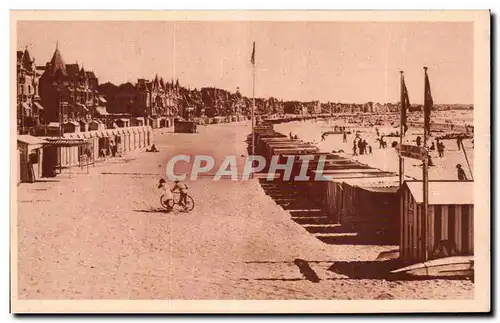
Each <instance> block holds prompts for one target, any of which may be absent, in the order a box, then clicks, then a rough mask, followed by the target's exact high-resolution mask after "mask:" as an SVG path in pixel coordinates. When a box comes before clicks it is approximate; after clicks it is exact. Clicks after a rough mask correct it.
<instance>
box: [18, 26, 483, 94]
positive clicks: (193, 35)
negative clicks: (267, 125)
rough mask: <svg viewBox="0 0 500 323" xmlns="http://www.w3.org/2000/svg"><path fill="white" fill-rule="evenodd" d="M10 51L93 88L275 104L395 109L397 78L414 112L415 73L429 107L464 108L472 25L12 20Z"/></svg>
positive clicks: (470, 87)
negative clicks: (217, 91) (158, 79)
mask: <svg viewBox="0 0 500 323" xmlns="http://www.w3.org/2000/svg"><path fill="white" fill-rule="evenodd" d="M17 37H18V39H17V46H18V48H17V49H18V50H20V49H24V48H26V46H27V48H28V50H29V51H30V54H31V55H32V57H34V58H35V59H36V64H37V65H45V64H46V62H48V61H50V59H51V57H52V54H53V52H54V50H55V47H56V44H58V46H59V50H60V52H61V54H62V57H63V59H64V61H65V63H66V64H70V63H75V62H78V63H79V64H80V65H83V67H84V68H85V69H86V70H93V71H94V72H95V73H96V75H97V77H98V78H99V82H100V83H105V82H107V81H110V82H113V83H115V84H121V83H124V82H132V83H135V82H136V81H137V79H138V78H147V79H151V78H153V77H154V75H155V74H158V76H162V77H163V78H164V79H167V80H171V79H172V78H174V79H178V80H179V82H180V84H181V85H183V86H186V87H191V88H198V89H199V88H201V87H205V86H216V87H220V88H224V89H227V90H229V91H232V92H234V91H236V88H237V87H239V88H240V91H241V93H242V94H244V95H247V96H250V97H251V96H252V88H253V87H252V84H253V83H252V71H253V68H252V64H251V63H250V57H251V52H252V43H253V42H254V41H255V43H256V64H255V96H256V97H270V96H273V97H277V98H280V99H284V100H301V101H309V100H319V101H322V102H327V101H331V102H344V103H364V102H368V101H373V102H398V101H399V98H400V73H399V71H400V70H403V71H404V72H405V83H406V86H407V88H408V92H409V96H410V102H411V103H416V104H421V103H422V102H423V97H424V71H423V66H427V67H428V74H429V79H430V84H431V89H432V95H433V98H434V102H435V103H437V104H440V103H441V104H443V103H448V104H452V103H462V104H471V103H473V102H474V98H473V90H474V88H473V25H472V23H467V22H207V21H204V22H193V21H190V22H173V21H168V22H163V21H144V22H140V21H130V22H116V21H114V22H111V21H108V22H106V21H102V22H99V21H97V22H96V21H92V22H91V21H88V22H85V21H58V22H51V21H21V22H18V26H17Z"/></svg>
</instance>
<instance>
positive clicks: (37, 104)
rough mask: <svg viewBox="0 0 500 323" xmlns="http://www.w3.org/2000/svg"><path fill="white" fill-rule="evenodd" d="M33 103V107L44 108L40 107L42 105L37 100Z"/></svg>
mask: <svg viewBox="0 0 500 323" xmlns="http://www.w3.org/2000/svg"><path fill="white" fill-rule="evenodd" d="M33 104H34V105H35V107H36V108H37V109H38V110H44V108H43V107H42V105H41V104H40V103H38V102H35V103H33Z"/></svg>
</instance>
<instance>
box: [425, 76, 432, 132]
mask: <svg viewBox="0 0 500 323" xmlns="http://www.w3.org/2000/svg"><path fill="white" fill-rule="evenodd" d="M424 70H425V98H424V127H425V129H426V130H427V132H428V133H430V132H431V109H432V105H433V104H434V101H433V100H432V93H431V85H430V83H429V76H428V75H427V68H424Z"/></svg>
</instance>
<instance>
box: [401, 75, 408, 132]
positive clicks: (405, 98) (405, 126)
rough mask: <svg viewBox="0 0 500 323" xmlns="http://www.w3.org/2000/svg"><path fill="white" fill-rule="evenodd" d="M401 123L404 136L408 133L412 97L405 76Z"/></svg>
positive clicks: (403, 79)
mask: <svg viewBox="0 0 500 323" xmlns="http://www.w3.org/2000/svg"><path fill="white" fill-rule="evenodd" d="M401 91H402V97H401V124H402V125H403V136H404V135H406V131H407V130H408V124H407V117H406V113H407V111H408V110H409V109H410V98H409V96H408V90H407V89H406V84H405V78H404V76H403V77H402V79H401Z"/></svg>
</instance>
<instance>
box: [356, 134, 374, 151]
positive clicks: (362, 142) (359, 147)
mask: <svg viewBox="0 0 500 323" xmlns="http://www.w3.org/2000/svg"><path fill="white" fill-rule="evenodd" d="M352 144H353V146H352V152H353V155H354V156H358V151H359V155H366V154H371V153H372V146H370V145H369V144H368V143H367V142H366V139H361V137H360V136H359V134H356V137H354V140H353V141H352Z"/></svg>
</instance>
